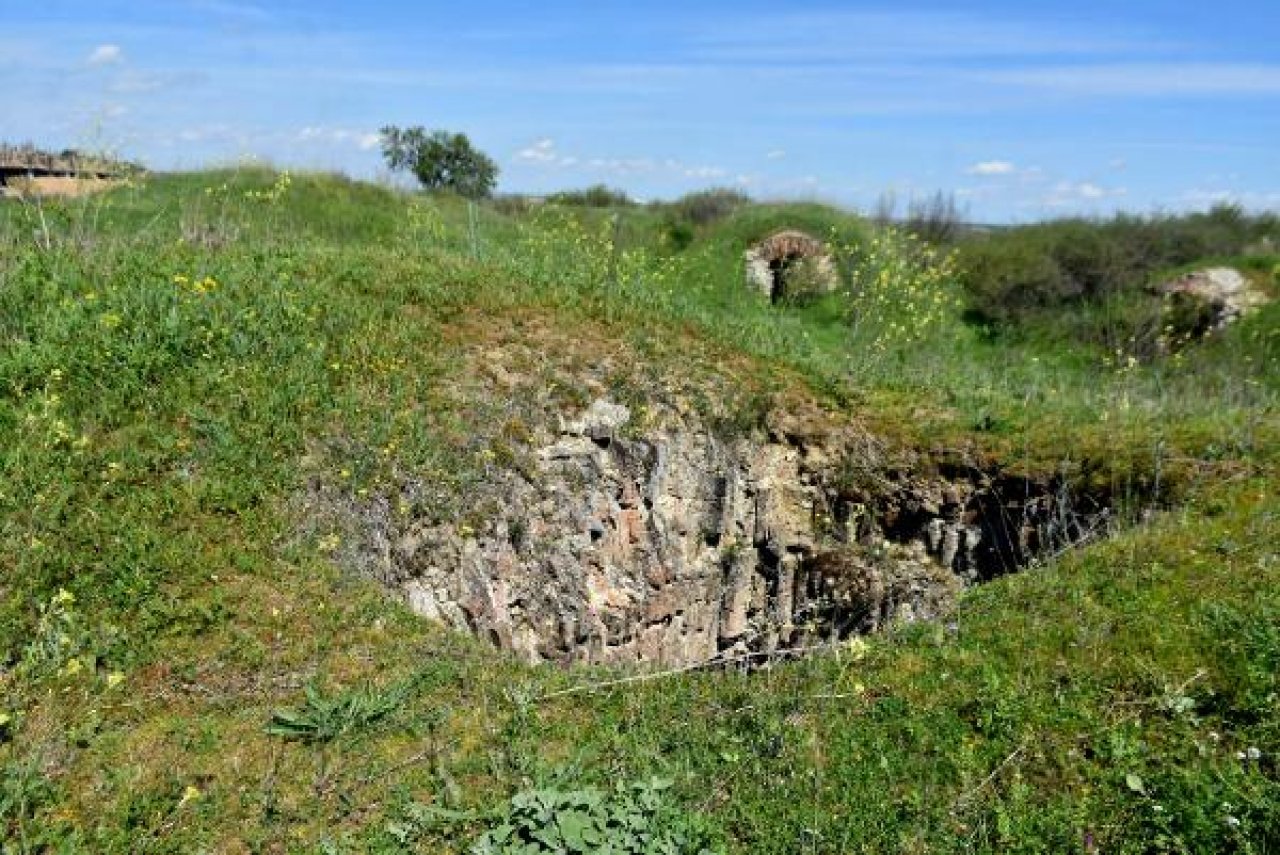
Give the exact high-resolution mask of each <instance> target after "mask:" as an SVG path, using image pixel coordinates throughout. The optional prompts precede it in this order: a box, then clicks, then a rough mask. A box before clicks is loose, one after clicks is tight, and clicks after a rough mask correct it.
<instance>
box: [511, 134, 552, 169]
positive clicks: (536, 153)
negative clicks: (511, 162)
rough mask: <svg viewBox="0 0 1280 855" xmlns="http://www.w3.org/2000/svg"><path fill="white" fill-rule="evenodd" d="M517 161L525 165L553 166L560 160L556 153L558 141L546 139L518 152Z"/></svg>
mask: <svg viewBox="0 0 1280 855" xmlns="http://www.w3.org/2000/svg"><path fill="white" fill-rule="evenodd" d="M516 160H519V161H523V162H525V163H544V164H551V163H557V162H558V161H559V160H560V155H559V154H558V153H557V152H556V141H555V140H553V139H550V138H544V139H540V140H538V141H537V142H535V143H534V144H533V145H531V146H528V147H527V148H522V149H520V151H518V152H516Z"/></svg>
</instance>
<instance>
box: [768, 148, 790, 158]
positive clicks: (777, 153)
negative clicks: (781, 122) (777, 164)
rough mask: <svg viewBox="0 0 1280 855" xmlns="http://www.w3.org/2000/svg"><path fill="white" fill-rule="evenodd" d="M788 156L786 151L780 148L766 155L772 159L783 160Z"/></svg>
mask: <svg viewBox="0 0 1280 855" xmlns="http://www.w3.org/2000/svg"><path fill="white" fill-rule="evenodd" d="M786 156H787V153H786V151H784V150H783V149H780V148H775V149H774V150H773V151H771V152H769V153H768V154H766V155H765V157H767V158H769V159H770V160H782V159H783V158H784V157H786Z"/></svg>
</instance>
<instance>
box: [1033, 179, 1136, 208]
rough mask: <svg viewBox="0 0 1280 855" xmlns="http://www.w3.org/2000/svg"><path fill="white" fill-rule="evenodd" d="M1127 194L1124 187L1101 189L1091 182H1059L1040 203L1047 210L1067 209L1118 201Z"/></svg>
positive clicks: (1101, 187)
mask: <svg viewBox="0 0 1280 855" xmlns="http://www.w3.org/2000/svg"><path fill="white" fill-rule="evenodd" d="M1128 194H1129V190H1128V188H1126V187H1103V186H1101V185H1099V184H1095V183H1093V182H1092V181H1080V182H1072V181H1059V182H1058V183H1057V184H1055V185H1054V186H1053V187H1052V189H1050V191H1049V192H1048V193H1047V194H1046V195H1045V196H1044V198H1043V199H1042V200H1041V202H1042V203H1043V204H1044V205H1045V207H1048V208H1067V207H1077V206H1079V205H1081V204H1085V205H1088V204H1096V203H1099V202H1103V201H1105V200H1107V199H1119V198H1122V197H1124V196H1127V195H1128Z"/></svg>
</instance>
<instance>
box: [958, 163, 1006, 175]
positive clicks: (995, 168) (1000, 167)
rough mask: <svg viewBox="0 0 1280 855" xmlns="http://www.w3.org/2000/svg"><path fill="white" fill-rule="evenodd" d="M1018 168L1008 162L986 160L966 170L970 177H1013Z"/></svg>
mask: <svg viewBox="0 0 1280 855" xmlns="http://www.w3.org/2000/svg"><path fill="white" fill-rule="evenodd" d="M1017 171H1018V168H1017V167H1016V166H1014V165H1013V164H1012V163H1010V162H1009V161H1007V160H984V161H982V162H981V163H975V164H974V165H973V166H970V167H969V168H968V169H966V170H965V173H966V174H968V175H1012V174H1014V173H1015V172H1017Z"/></svg>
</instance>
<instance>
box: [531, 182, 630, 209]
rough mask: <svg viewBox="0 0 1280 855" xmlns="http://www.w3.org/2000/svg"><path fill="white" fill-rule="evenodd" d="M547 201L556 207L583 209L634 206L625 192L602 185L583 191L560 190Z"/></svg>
mask: <svg viewBox="0 0 1280 855" xmlns="http://www.w3.org/2000/svg"><path fill="white" fill-rule="evenodd" d="M547 201H548V202H553V203H555V204H557V205H576V206H579V207H583V208H623V207H627V206H630V205H634V204H635V202H634V201H633V200H632V199H631V197H630V196H628V195H627V194H626V191H624V190H617V189H614V188H612V187H608V186H606V185H604V184H595V185H592V186H591V187H587V188H585V189H583V190H562V191H561V192H559V193H553V194H551V195H550V196H548V197H547Z"/></svg>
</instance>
